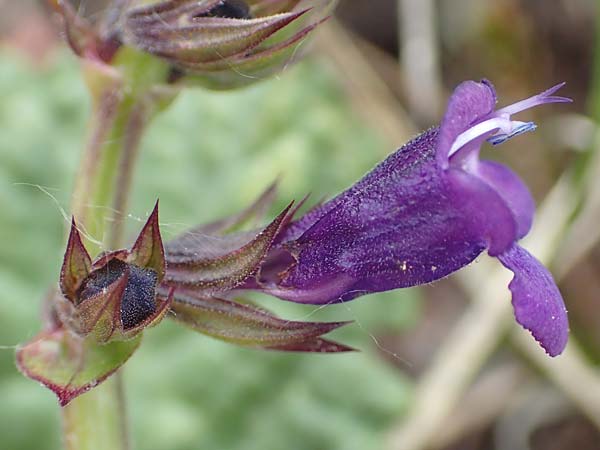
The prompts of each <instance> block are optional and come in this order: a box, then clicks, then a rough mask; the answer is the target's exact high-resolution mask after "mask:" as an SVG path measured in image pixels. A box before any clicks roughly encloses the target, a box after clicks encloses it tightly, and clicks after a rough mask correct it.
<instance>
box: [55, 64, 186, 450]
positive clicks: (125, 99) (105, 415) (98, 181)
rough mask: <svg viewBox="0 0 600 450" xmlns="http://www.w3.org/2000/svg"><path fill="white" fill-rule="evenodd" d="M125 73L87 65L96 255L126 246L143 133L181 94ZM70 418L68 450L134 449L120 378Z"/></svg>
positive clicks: (89, 230)
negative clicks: (127, 220) (129, 204)
mask: <svg viewBox="0 0 600 450" xmlns="http://www.w3.org/2000/svg"><path fill="white" fill-rule="evenodd" d="M119 69H120V70H119V71H117V70H116V69H115V68H113V67H110V66H107V65H104V64H101V63H98V62H94V61H86V62H84V73H85V75H86V82H87V84H88V87H89V89H90V92H91V94H92V108H93V111H92V117H91V120H90V133H89V135H88V143H87V146H86V148H85V149H84V154H83V156H82V159H81V164H80V168H79V173H78V175H77V179H76V182H75V189H74V192H73V204H72V213H73V216H74V217H75V220H76V222H77V224H78V226H79V228H80V230H81V231H82V232H83V234H84V235H85V236H86V238H87V242H86V244H87V245H86V246H87V247H88V250H89V251H90V253H91V254H92V255H94V254H97V253H99V252H100V251H101V250H104V249H115V248H119V247H121V246H122V245H123V226H122V222H123V220H122V219H123V217H124V216H125V210H126V207H127V201H128V198H129V192H130V187H131V178H132V175H133V170H134V166H135V162H136V160H137V153H138V152H137V149H138V147H139V143H140V140H141V137H142V134H143V131H144V129H145V127H146V125H147V124H148V122H149V121H150V119H151V118H152V117H153V116H154V114H155V113H156V112H158V111H159V110H160V109H162V108H163V107H165V106H166V105H168V103H169V102H170V100H171V99H172V98H173V97H174V96H173V93H170V92H167V95H164V93H161V92H159V91H157V90H155V89H153V88H152V86H148V84H146V85H145V86H144V85H142V84H140V83H137V82H136V79H135V77H132V76H131V75H132V73H134V74H135V73H137V74H140V73H141V74H147V73H148V71H146V70H144V65H143V64H142V65H141V67H138V69H140V70H137V71H133V72H131V71H129V72H128V71H127V69H130V70H131V67H119ZM124 69H125V70H124ZM124 80H127V82H125V81H124ZM150 81H152V79H150ZM62 412H63V414H62V415H63V432H64V443H65V447H66V449H67V450H126V449H128V448H129V442H128V431H127V429H128V427H127V417H126V414H125V400H124V390H123V382H122V375H121V372H120V371H119V372H117V373H116V374H114V375H113V376H112V377H111V378H109V379H108V380H106V381H105V382H103V383H102V384H100V385H99V386H97V387H95V388H94V389H92V390H90V391H89V392H87V393H86V394H83V395H81V396H79V397H77V398H76V399H74V400H72V401H71V403H69V404H68V405H67V406H65V407H64V408H63V410H62Z"/></svg>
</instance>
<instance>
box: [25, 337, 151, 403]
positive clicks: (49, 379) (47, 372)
mask: <svg viewBox="0 0 600 450" xmlns="http://www.w3.org/2000/svg"><path fill="white" fill-rule="evenodd" d="M140 341H141V336H138V337H137V338H136V339H132V340H130V341H125V342H111V343H110V344H107V345H98V344H97V343H95V342H93V341H92V340H89V339H87V340H84V339H79V338H76V337H74V336H73V335H72V334H70V333H69V332H68V331H66V330H65V329H64V328H59V329H56V330H52V331H45V332H42V333H40V334H38V335H37V336H36V337H35V338H34V339H33V340H31V341H30V342H29V343H27V344H25V345H24V346H22V347H19V348H18V349H17V366H18V368H19V370H20V371H21V372H22V373H23V374H24V375H25V376H27V377H29V378H31V379H33V380H36V381H39V382H40V383H42V384H43V385H44V386H46V387H47V388H48V389H50V390H52V391H53V392H54V393H55V394H56V396H57V397H58V401H59V402H60V404H61V406H65V405H66V404H67V403H69V402H70V401H71V400H73V399H74V398H75V397H77V396H79V395H81V394H83V393H85V392H87V391H88V390H90V389H91V388H93V387H95V386H97V385H98V384H99V383H102V382H103V381H104V380H106V379H107V378H108V377H109V376H110V375H112V374H113V373H114V372H115V371H116V370H117V369H118V368H119V367H121V366H122V365H123V364H124V363H125V362H126V361H127V360H128V359H129V357H130V356H131V355H132V354H133V352H134V351H135V350H136V349H137V347H138V346H139V344H140Z"/></svg>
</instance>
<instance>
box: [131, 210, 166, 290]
mask: <svg viewBox="0 0 600 450" xmlns="http://www.w3.org/2000/svg"><path fill="white" fill-rule="evenodd" d="M127 261H128V262H130V263H131V264H135V265H136V266H139V267H144V268H147V269H152V270H154V271H155V272H156V274H157V275H158V280H159V281H160V280H162V279H163V277H164V275H165V250H164V247H163V242H162V237H161V235H160V227H159V223H158V201H156V205H155V206H154V209H153V210H152V213H151V214H150V217H148V221H147V222H146V224H145V225H144V228H142V231H141V232H140V234H139V236H138V238H137V240H136V241H135V244H134V245H133V247H132V248H131V251H130V253H129V256H128V258H127Z"/></svg>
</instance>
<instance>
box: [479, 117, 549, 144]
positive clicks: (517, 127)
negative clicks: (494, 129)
mask: <svg viewBox="0 0 600 450" xmlns="http://www.w3.org/2000/svg"><path fill="white" fill-rule="evenodd" d="M536 128H537V125H536V124H535V123H534V122H520V123H519V122H517V121H514V122H513V130H512V131H511V132H510V133H508V134H504V133H500V134H495V135H493V136H492V137H489V138H487V141H488V142H489V143H490V144H492V145H500V144H503V143H505V142H506V141H508V140H509V139H512V138H514V137H515V136H518V135H520V134H523V133H527V132H528V131H533V130H535V129H536Z"/></svg>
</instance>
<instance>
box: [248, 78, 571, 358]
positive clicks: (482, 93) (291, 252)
mask: <svg viewBox="0 0 600 450" xmlns="http://www.w3.org/2000/svg"><path fill="white" fill-rule="evenodd" d="M560 87H562V84H560V85H557V86H555V87H553V88H551V89H549V90H548V91H546V92H543V93H541V94H539V95H536V96H534V97H531V98H529V99H526V100H523V101H521V102H517V103H514V104H512V105H509V106H507V107H504V108H501V109H499V110H495V105H496V93H495V90H494V88H493V86H492V85H491V84H490V83H489V82H487V81H482V82H480V83H477V82H474V81H467V82H464V83H462V84H460V85H459V86H458V87H457V88H456V90H455V91H454V93H453V95H452V96H451V98H450V100H449V102H448V108H447V110H446V113H445V116H444V118H443V120H442V123H441V125H440V126H439V127H437V128H432V129H430V130H428V131H427V132H425V133H423V134H421V135H420V136H418V137H417V138H415V139H414V140H413V141H411V142H409V143H408V144H406V145H404V146H403V147H402V148H400V149H399V150H398V151H396V152H395V153H393V154H392V155H391V156H389V157H388V158H387V159H386V160H385V161H383V162H382V163H381V164H379V165H378V166H377V167H376V168H375V169H373V170H372V171H371V172H370V173H369V174H367V175H366V176H365V177H364V178H363V179H362V180H360V181H359V182H358V183H356V184H355V185H353V186H352V187H351V188H349V189H348V190H347V191H345V192H343V193H341V194H339V195H338V196H337V197H335V198H334V199H332V200H330V201H328V202H326V203H325V204H323V205H321V206H319V207H318V208H315V209H314V210H312V211H311V212H310V213H308V214H307V215H306V216H305V217H302V218H300V219H299V220H297V221H295V222H293V223H292V224H291V225H290V226H289V227H288V228H287V229H286V231H285V232H284V233H283V236H282V237H281V238H280V241H279V242H280V243H279V244H278V246H277V249H276V250H277V251H278V253H275V252H273V253H272V254H271V258H270V260H269V261H268V262H269V264H268V265H269V266H271V267H276V268H277V271H271V272H269V273H268V274H267V273H263V274H261V275H262V277H261V278H259V279H258V281H257V284H256V285H255V286H252V285H248V287H249V288H259V289H261V290H263V291H265V292H267V293H270V294H272V295H275V296H278V297H280V298H283V299H286V300H291V301H295V302H301V303H313V304H325V303H331V302H339V301H347V300H351V299H353V298H355V297H358V296H360V295H364V294H369V293H372V292H379V291H387V290H391V289H396V288H402V287H409V286H416V285H420V284H425V283H429V282H432V281H435V280H438V279H440V278H443V277H445V276H447V275H449V274H450V273H452V272H454V271H456V270H458V269H460V268H462V267H464V266H466V265H467V264H469V263H470V262H471V261H473V260H474V259H475V258H476V257H477V256H478V255H479V254H480V253H481V252H482V251H484V250H487V251H488V253H489V255H490V256H494V257H497V258H498V259H499V260H500V261H501V263H502V264H503V265H504V266H505V267H507V268H508V269H509V270H511V271H512V272H513V273H514V274H515V277H514V279H513V281H512V282H511V284H510V286H509V287H510V290H511V292H512V294H513V306H514V309H515V316H516V319H517V322H519V323H520V324H521V325H522V326H524V327H525V328H527V329H528V330H529V331H531V333H532V334H533V336H534V337H535V338H536V339H537V340H538V341H539V342H540V344H541V345H542V347H543V348H544V349H545V350H546V351H547V353H548V354H550V355H552V356H554V355H558V354H559V353H561V352H562V350H563V348H564V346H565V345H566V341H567V335H568V322H567V317H566V310H565V307H564V304H563V300H562V297H561V295H560V293H559V291H558V289H557V288H556V285H555V283H554V281H553V279H552V276H551V275H550V274H549V272H548V271H547V270H546V269H545V268H544V267H543V266H542V265H541V264H540V263H539V262H538V261H537V260H536V259H535V258H534V257H533V256H531V255H530V254H529V253H527V252H526V251H525V250H523V249H522V248H521V247H519V246H518V244H517V242H518V241H519V240H520V239H521V238H522V237H523V236H525V235H526V234H527V233H528V232H529V230H530V228H531V223H532V220H533V213H534V209H535V206H534V201H533V199H532V197H531V194H530V193H529V190H528V189H527V187H526V186H525V184H524V183H523V182H522V181H521V180H520V178H519V177H518V176H517V175H516V174H515V173H514V172H512V171H511V170H510V169H509V168H508V167H506V166H504V165H502V164H499V163H496V162H491V161H481V160H480V159H479V150H480V147H481V145H482V144H483V143H484V142H486V141H490V142H491V143H493V144H500V143H502V142H505V141H506V140H508V139H510V138H512V137H514V136H517V135H518V134H521V133H524V132H527V131H532V130H533V129H535V125H534V124H533V123H531V122H521V121H516V120H513V119H512V118H511V116H512V115H514V114H516V113H519V112H521V111H524V110H526V109H529V108H532V107H534V106H538V105H542V104H546V103H561V102H569V101H570V99H567V98H564V97H558V96H554V95H553V94H554V93H555V92H556V91H557V90H558V89H559V88H560ZM282 255H284V256H285V257H282ZM286 258H287V259H286ZM265 266H266V265H265Z"/></svg>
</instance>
